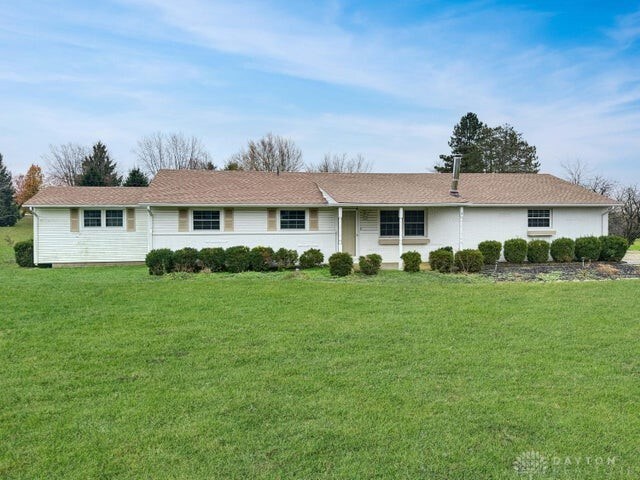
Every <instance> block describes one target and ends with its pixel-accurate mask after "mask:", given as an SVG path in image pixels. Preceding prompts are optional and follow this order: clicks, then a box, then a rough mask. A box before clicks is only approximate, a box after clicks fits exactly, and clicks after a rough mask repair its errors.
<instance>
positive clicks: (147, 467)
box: [0, 248, 640, 479]
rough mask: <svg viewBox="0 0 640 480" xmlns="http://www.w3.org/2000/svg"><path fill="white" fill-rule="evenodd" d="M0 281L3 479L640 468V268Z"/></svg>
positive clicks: (38, 272) (603, 473) (10, 277)
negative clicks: (603, 275)
mask: <svg viewBox="0 0 640 480" xmlns="http://www.w3.org/2000/svg"><path fill="white" fill-rule="evenodd" d="M5 250H6V248H5ZM3 255H4V253H3ZM0 280H1V282H2V288H1V289H0V319H1V320H0V405H1V406H2V408H1V409H0V438H2V442H1V443H0V478H71V479H74V478H77V479H85V478H185V479H187V478H188V479H193V478H223V479H230V478H273V479H279V478H283V479H284V478H429V479H466V478H468V479H476V478H492V479H509V478H529V477H522V476H519V475H518V474H517V473H516V472H515V471H514V469H513V466H512V465H513V462H514V460H515V459H516V457H517V456H518V455H520V454H521V453H522V452H527V451H537V452H540V453H542V454H543V455H546V456H548V457H549V459H550V460H549V462H550V466H549V468H548V469H547V471H546V473H545V475H536V476H533V477H531V478H566V479H575V478H581V479H600V478H616V479H617V478H638V477H639V476H640V462H639V460H638V444H637V438H638V431H640V419H639V417H638V408H639V407H640V405H639V403H640V402H639V400H638V399H639V398H640V382H639V377H640V347H639V346H638V341H637V339H638V337H639V336H640V326H639V323H638V320H637V312H638V309H639V307H640V297H639V296H638V294H637V292H638V288H639V287H640V283H639V282H637V281H607V282H584V283H553V284H542V283H541V284H519V283H500V284H494V283H488V282H486V281H483V280H478V279H477V278H476V277H454V276H442V275H438V274H433V273H426V272H423V273H418V274H413V275H410V274H405V273H403V272H382V273H381V274H380V276H379V277H377V278H375V279H367V278H363V277H354V278H351V279H344V280H334V279H331V278H329V276H328V274H327V273H326V271H325V270H315V271H312V272H310V273H306V272H305V273H302V274H296V273H283V274H240V275H207V274H200V275H196V276H193V275H191V276H190V275H175V276H167V277H163V278H153V277H150V276H149V275H147V273H146V271H145V269H144V268H141V267H122V268H117V267H116V268H106V267H104V268H85V269H60V270H58V269H53V270H43V269H18V268H17V267H15V265H9V264H4V265H0ZM587 457H589V458H590V459H593V460H590V461H589V460H586V458H587ZM596 457H601V458H603V459H604V462H605V464H604V465H600V464H596V463H595V460H594V459H595V458H596ZM607 457H610V458H615V460H614V465H607V464H606V459H607ZM553 458H556V459H557V461H556V460H553ZM567 458H569V459H570V463H569V464H567ZM577 459H580V463H576V462H577ZM554 463H561V465H554Z"/></svg>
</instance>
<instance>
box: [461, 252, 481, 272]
mask: <svg viewBox="0 0 640 480" xmlns="http://www.w3.org/2000/svg"><path fill="white" fill-rule="evenodd" d="M454 261H455V264H456V267H457V268H458V270H460V271H463V272H465V273H478V272H479V271H481V270H482V266H483V265H484V257H483V256H482V252H481V251H480V250H473V249H471V248H467V249H465V250H460V251H458V252H456V255H455V258H454Z"/></svg>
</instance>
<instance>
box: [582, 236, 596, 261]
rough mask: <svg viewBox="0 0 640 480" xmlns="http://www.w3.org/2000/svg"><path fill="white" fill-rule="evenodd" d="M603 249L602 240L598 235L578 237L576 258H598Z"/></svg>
mask: <svg viewBox="0 0 640 480" xmlns="http://www.w3.org/2000/svg"><path fill="white" fill-rule="evenodd" d="M601 251H602V242H601V241H600V239H599V238H598V237H580V238H576V258H577V259H578V260H582V259H584V260H598V259H599V258H600V252H601Z"/></svg>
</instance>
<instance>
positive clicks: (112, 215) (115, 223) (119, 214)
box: [104, 210, 124, 227]
mask: <svg viewBox="0 0 640 480" xmlns="http://www.w3.org/2000/svg"><path fill="white" fill-rule="evenodd" d="M104 224H105V225H106V226H107V227H122V226H123V225H124V212H123V211H122V210H107V211H106V212H105V221H104Z"/></svg>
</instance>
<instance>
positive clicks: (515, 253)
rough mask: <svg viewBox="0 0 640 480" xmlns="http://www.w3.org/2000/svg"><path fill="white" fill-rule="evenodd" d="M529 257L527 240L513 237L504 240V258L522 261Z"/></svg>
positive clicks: (515, 261)
mask: <svg viewBox="0 0 640 480" xmlns="http://www.w3.org/2000/svg"><path fill="white" fill-rule="evenodd" d="M525 258H527V241H526V240H524V239H522V238H512V239H511V240H507V241H506V242H504V259H505V260H506V261H507V262H509V263H522V262H524V259H525Z"/></svg>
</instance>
